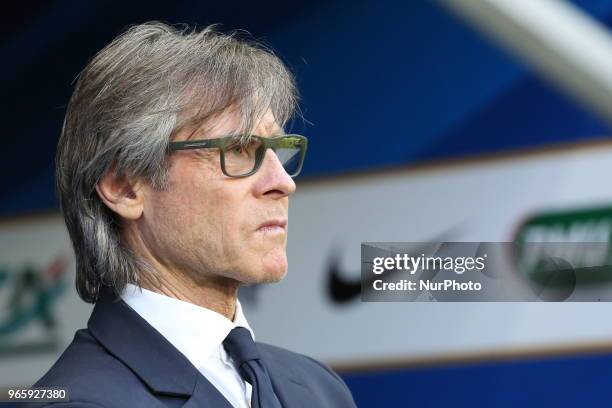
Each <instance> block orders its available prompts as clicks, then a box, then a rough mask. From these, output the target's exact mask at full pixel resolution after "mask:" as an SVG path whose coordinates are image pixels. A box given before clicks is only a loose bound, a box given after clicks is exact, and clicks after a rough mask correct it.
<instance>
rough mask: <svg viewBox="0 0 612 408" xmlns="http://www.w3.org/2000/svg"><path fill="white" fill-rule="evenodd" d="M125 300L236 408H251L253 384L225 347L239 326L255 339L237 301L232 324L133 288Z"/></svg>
mask: <svg viewBox="0 0 612 408" xmlns="http://www.w3.org/2000/svg"><path fill="white" fill-rule="evenodd" d="M121 298H122V299H123V301H124V302H125V303H127V304H128V305H129V306H130V307H131V308H132V309H134V310H135V311H136V313H138V314H139V315H140V316H141V317H142V318H143V319H145V320H146V321H147V322H148V323H149V324H150V325H151V326H153V327H154V328H155V329H156V330H157V331H158V332H159V333H161V335H162V336H164V337H165V338H166V340H168V341H169V342H170V343H171V344H172V345H173V346H174V347H175V348H176V349H177V350H178V351H180V352H181V353H183V354H184V355H185V357H187V359H188V360H189V361H190V362H191V363H192V364H193V365H194V366H195V367H196V368H197V369H198V371H200V373H202V375H203V376H204V377H206V379H207V380H208V381H210V382H211V384H212V385H214V386H215V387H216V388H217V389H218V390H219V392H221V394H223V396H224V397H225V398H226V399H227V400H228V401H229V402H230V403H231V404H232V405H233V406H234V407H236V408H249V407H250V405H251V403H250V401H251V392H252V387H251V384H249V383H248V382H245V381H244V380H243V379H242V378H241V377H240V374H239V373H238V371H237V370H236V368H235V367H234V364H233V362H232V359H231V357H230V356H229V355H228V354H227V352H226V351H225V348H223V344H222V342H223V340H224V339H225V337H226V336H227V335H228V334H229V332H230V331H231V330H232V329H233V328H234V327H238V326H241V327H245V328H247V329H248V330H249V331H250V332H251V335H252V336H253V339H254V338H255V336H254V335H253V330H251V327H250V326H249V324H248V323H247V321H246V318H245V317H244V314H243V313H242V307H241V306H240V302H239V301H238V300H237V299H236V314H235V315H234V321H231V320H229V319H228V318H226V317H225V316H223V315H221V314H219V313H217V312H214V311H212V310H210V309H206V308H203V307H200V306H196V305H194V304H192V303H189V302H184V301H182V300H178V299H175V298H171V297H169V296H166V295H162V294H160V293H156V292H152V291H150V290H147V289H140V288H138V287H137V286H135V285H131V284H128V285H127V286H126V288H125V290H124V291H123V293H122V294H121Z"/></svg>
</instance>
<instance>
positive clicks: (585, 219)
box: [0, 0, 612, 408]
mask: <svg viewBox="0 0 612 408" xmlns="http://www.w3.org/2000/svg"><path fill="white" fill-rule="evenodd" d="M2 20H3V24H1V25H0V33H1V37H0V38H1V40H0V41H1V43H0V44H1V45H0V56H2V60H3V64H2V65H0V72H1V73H0V82H1V83H2V89H3V91H2V92H3V96H4V97H3V99H4V101H5V102H4V103H3V106H4V108H3V109H2V112H1V113H0V115H2V123H3V128H4V131H3V133H4V137H3V138H2V139H3V140H2V152H3V159H2V160H1V161H0V215H1V216H2V218H1V219H0V386H10V385H26V386H27V385H30V384H31V383H32V382H33V381H34V380H36V379H37V378H38V377H39V376H40V375H41V374H42V373H43V372H45V371H46V370H47V369H48V368H49V367H50V365H51V364H52V363H53V361H54V360H55V359H56V358H57V356H58V355H59V353H60V352H61V351H62V350H63V349H64V347H65V346H66V345H67V344H68V343H69V342H70V340H71V339H72V336H73V334H74V331H75V330H76V329H78V328H81V327H84V325H85V323H86V320H87V317H88V315H89V312H90V310H91V309H90V307H89V306H88V305H85V304H83V303H82V302H80V301H79V300H78V298H77V297H76V294H75V291H74V287H73V279H74V262H73V259H72V255H71V249H70V244H69V242H68V239H67V235H66V232H65V230H64V226H63V223H62V220H61V218H60V216H59V213H58V207H57V202H56V198H55V194H54V191H53V190H54V188H53V176H54V175H53V158H54V150H55V144H56V142H57V138H58V135H59V132H60V128H61V125H62V119H63V115H64V109H65V106H66V103H67V101H68V98H69V96H70V94H71V92H72V87H71V83H72V81H73V79H74V78H75V76H76V75H77V74H78V72H79V71H80V70H81V69H82V68H83V67H84V66H85V65H86V63H87V61H88V60H89V58H91V57H92V56H93V54H94V53H95V52H96V51H97V50H99V49H100V48H101V47H103V46H104V45H105V44H107V43H108V42H109V41H110V40H111V39H112V38H113V37H114V36H115V35H116V34H117V33H118V32H119V31H121V30H122V29H124V28H125V27H126V26H128V25H130V24H135V23H140V22H145V21H148V20H162V21H165V22H169V23H188V24H191V25H193V24H197V25H198V26H204V25H208V24H210V23H222V24H223V25H222V26H221V29H223V30H231V29H236V28H242V29H246V30H248V31H249V32H250V33H251V34H252V35H253V36H254V37H255V38H257V39H260V40H264V41H265V42H266V43H267V44H269V45H270V46H271V47H272V48H273V49H274V50H275V51H276V52H277V53H278V54H279V55H280V56H281V57H282V58H283V59H284V60H285V61H286V62H287V63H288V64H289V65H290V67H291V68H292V70H293V72H294V73H295V75H296V77H297V80H298V84H299V88H300V91H301V94H302V103H301V106H302V111H303V113H304V116H305V118H306V119H307V121H301V120H296V121H295V122H294V123H293V127H292V129H291V130H292V131H295V132H296V133H302V134H305V135H307V136H308V137H309V138H310V151H309V153H308V156H307V161H306V164H305V168H304V171H303V175H302V176H300V180H299V182H298V191H297V193H296V195H295V198H294V199H293V201H292V203H291V207H290V212H291V218H290V220H291V223H290V224H291V234H290V239H289V247H288V253H289V263H290V268H289V273H288V276H287V278H286V279H285V280H284V281H283V282H282V283H280V284H278V285H274V286H265V287H251V288H247V289H246V290H244V291H242V293H241V298H242V300H243V303H244V304H245V308H246V312H247V317H248V318H249V321H250V322H251V324H252V325H253V327H254V329H255V333H256V335H257V338H258V340H260V341H264V342H271V343H274V344H277V345H280V346H284V347H287V348H290V349H294V350H296V351H300V352H303V353H305V354H309V355H312V356H313V357H316V358H319V359H321V360H323V361H325V362H327V363H328V364H330V365H332V366H333V367H334V368H336V369H337V370H338V371H339V372H340V374H341V375H342V376H343V378H344V379H345V380H346V381H347V383H348V385H349V387H350V388H351V390H352V392H353V394H354V396H355V400H356V402H357V404H358V406H360V407H383V406H385V407H386V406H394V407H395V406H419V407H443V406H449V405H452V406H460V407H462V406H469V407H472V408H475V407H492V406H495V407H515V406H517V405H519V406H557V407H561V406H575V405H576V404H582V405H586V406H595V405H596V404H597V405H603V404H605V403H606V402H608V401H609V400H610V398H609V396H610V394H612V391H610V390H611V388H610V386H609V384H608V381H609V380H608V378H609V375H610V372H611V371H612V304H609V303H596V302H593V303H572V302H565V303H460V304H452V303H363V302H360V299H359V292H358V290H356V289H358V288H359V276H360V275H359V268H360V252H359V251H360V243H361V242H362V241H427V240H454V241H512V240H513V239H515V237H516V236H517V234H518V233H520V231H521V230H522V229H523V228H525V225H528V224H529V222H530V221H533V220H534V219H537V220H542V219H545V220H547V221H546V222H545V223H544V225H545V227H546V228H548V229H547V230H546V231H548V232H547V233H546V234H548V235H546V234H545V235H546V236H548V237H552V238H550V239H554V240H556V241H560V240H561V241H563V240H593V239H600V238H602V237H603V238H604V239H605V240H607V241H609V240H610V238H611V237H612V183H611V182H610V180H611V179H610V177H609V175H610V174H612V143H611V140H612V139H610V131H611V125H612V37H611V35H612V34H611V33H610V27H612V1H610V0H580V1H578V0H576V1H571V2H569V1H568V2H565V1H555V0H478V1H476V0H440V1H437V2H430V1H421V0H419V1H395V0H389V1H373V0H368V1H358V0H353V1H348V0H337V1H316V0H311V1H292V2H280V1H269V2H245V1H238V2H232V3H228V2H208V1H176V2H167V1H156V0H152V1H148V2H144V1H122V2H118V1H101V0H100V1H82V2H81V1H60V0H40V1H22V2H19V3H18V4H15V5H13V8H12V10H11V11H10V12H8V13H5V14H4V15H3V17H2ZM601 285H609V283H606V282H603V283H601ZM611 290H612V289H611Z"/></svg>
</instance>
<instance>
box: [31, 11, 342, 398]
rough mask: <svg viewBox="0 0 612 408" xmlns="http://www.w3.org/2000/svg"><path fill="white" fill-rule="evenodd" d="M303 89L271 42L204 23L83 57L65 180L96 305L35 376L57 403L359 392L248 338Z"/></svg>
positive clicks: (124, 40)
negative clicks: (58, 395) (286, 128)
mask: <svg viewBox="0 0 612 408" xmlns="http://www.w3.org/2000/svg"><path fill="white" fill-rule="evenodd" d="M296 100H297V96H296V90H295V86H294V81H293V78H292V76H291V74H290V73H289V72H288V71H287V69H286V67H285V66H284V65H283V64H282V62H281V61H280V60H279V59H278V58H277V57H275V56H274V55H273V54H272V53H271V52H270V51H268V50H266V49H264V48H262V47H261V46H258V45H257V44H252V43H248V42H246V41H242V40H239V39H237V38H236V37H235V36H234V35H226V34H221V33H218V32H215V31H214V29H212V28H210V27H209V28H206V29H204V30H202V31H201V32H197V31H189V30H186V29H185V30H177V29H175V28H172V27H169V26H167V25H164V24H161V23H148V24H143V25H139V26H135V27H132V28H131V29H129V30H128V31H127V32H125V33H123V34H122V35H120V36H119V37H117V38H116V39H115V40H114V41H113V42H112V43H111V44H109V45H108V46H107V47H105V48H104V49H103V50H102V51H100V52H99V53H98V54H97V55H96V56H95V58H94V59H93V60H92V61H91V62H90V63H89V65H88V66H87V67H86V68H85V70H84V71H83V72H82V73H81V75H80V77H79V80H78V81H77V83H76V86H75V91H74V94H73V96H72V98H71V100H70V103H69V105H68V109H67V113H66V118H65V122H64V127H63V130H62V135H61V138H60V141H59V145H58V154H57V189H58V192H59V196H60V201H61V207H62V212H63V214H64V217H65V220H66V224H67V227H68V231H69V233H70V237H71V240H72V243H73V246H74V250H75V254H76V262H77V264H76V265H77V289H78V292H79V295H80V296H81V298H82V299H83V300H85V301H87V302H92V303H95V304H96V305H95V307H94V311H93V313H92V315H91V318H90V320H89V322H88V325H87V329H83V330H79V331H78V332H77V333H76V335H75V338H74V340H73V342H72V344H71V345H70V346H69V347H68V348H67V349H66V351H65V352H64V353H63V355H62V356H61V357H60V359H59V360H58V361H57V363H56V364H55V365H54V366H53V367H52V368H51V369H50V371H49V372H48V373H47V374H46V375H45V376H44V377H43V378H42V379H41V380H40V381H39V382H38V383H37V384H35V387H37V388H45V387H65V388H66V389H67V391H68V394H69V399H70V402H68V403H66V402H61V403H57V405H53V406H58V407H60V406H61V407H100V406H101V407H165V406H168V407H179V406H181V407H226V408H229V407H232V406H233V407H249V406H250V407H253V408H256V407H257V408H259V407H261V408H269V407H281V406H282V407H353V406H354V402H353V399H352V396H351V394H350V392H349V390H348V389H347V387H346V385H345V384H344V382H343V381H342V380H341V379H340V378H339V377H338V376H337V375H336V374H335V373H334V372H332V371H331V370H330V369H329V368H327V367H326V366H324V365H322V364H321V363H319V362H317V361H315V360H313V359H310V358H308V357H305V356H303V355H300V354H296V353H293V352H290V351H287V350H284V349H281V348H278V347H274V346H270V345H265V344H261V343H254V341H253V334H252V329H251V328H250V327H249V325H248V323H247V321H246V318H245V317H244V315H243V313H242V309H241V306H240V303H239V302H238V300H237V298H236V295H237V290H238V288H239V287H240V286H241V285H244V284H254V283H264V282H277V281H279V280H281V279H282V278H283V276H284V275H285V273H286V270H287V259H286V254H285V246H286V239H287V227H288V224H287V214H288V200H289V196H290V195H291V194H292V193H293V192H294V191H295V183H294V181H293V179H292V176H295V175H297V174H298V173H299V171H300V169H301V166H302V163H303V159H304V154H305V151H306V147H307V140H306V138H304V137H303V136H298V135H285V134H284V133H283V125H284V124H285V123H286V122H287V120H288V119H289V118H290V117H291V116H292V114H293V113H294V109H295V106H296ZM296 318H298V317H297V316H296Z"/></svg>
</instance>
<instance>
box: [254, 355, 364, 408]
mask: <svg viewBox="0 0 612 408" xmlns="http://www.w3.org/2000/svg"><path fill="white" fill-rule="evenodd" d="M257 345H258V347H259V351H260V353H261V355H262V358H263V360H264V361H265V362H266V364H267V365H272V366H273V367H277V368H280V369H282V370H290V371H291V372H292V374H293V375H294V376H295V377H296V378H298V379H300V380H301V381H303V383H304V385H306V386H308V387H309V388H311V389H312V390H313V391H315V392H316V393H317V394H319V395H327V396H329V398H331V399H333V400H335V401H338V404H337V406H347V407H348V406H352V407H354V406H355V401H354V400H353V395H352V394H351V391H350V390H349V388H348V386H347V385H346V383H345V382H344V380H342V378H340V376H339V375H338V374H337V373H336V372H335V371H334V370H332V369H331V368H330V367H329V366H327V365H326V364H324V363H322V362H320V361H318V360H315V359H314V358H312V357H309V356H306V355H304V354H300V353H296V352H293V351H290V350H287V349H284V348H282V347H277V346H273V345H270V344H265V343H257ZM273 367H270V368H273ZM281 367H282V368H281Z"/></svg>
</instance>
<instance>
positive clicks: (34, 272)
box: [0, 255, 68, 356]
mask: <svg viewBox="0 0 612 408" xmlns="http://www.w3.org/2000/svg"><path fill="white" fill-rule="evenodd" d="M67 265H68V260H67V257H65V256H63V255H59V256H57V257H56V258H55V259H54V260H53V261H52V262H51V263H50V264H49V265H48V266H47V267H46V268H44V269H43V270H38V269H37V268H35V267H33V266H31V265H24V266H23V267H21V268H19V269H18V270H9V269H6V268H0V295H1V296H0V300H2V305H1V307H2V311H3V313H2V315H0V355H4V356H14V355H16V354H21V353H32V352H37V351H40V352H47V351H51V350H55V349H56V348H57V346H58V341H57V338H56V331H57V319H56V317H55V315H54V313H53V304H54V302H55V301H56V300H57V299H58V297H59V295H60V294H61V293H62V292H63V291H64V290H65V288H66V279H65V277H66V269H67ZM33 325H39V326H40V327H39V328H38V329H39V330H40V329H42V333H44V335H43V336H40V335H37V336H36V337H35V338H30V339H28V340H26V337H27V332H28V330H32V326H33ZM38 333H40V332H38Z"/></svg>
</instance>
